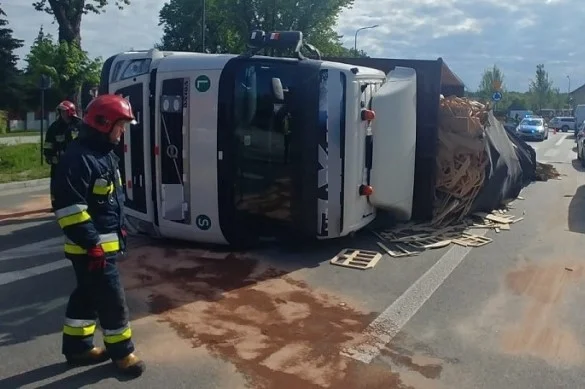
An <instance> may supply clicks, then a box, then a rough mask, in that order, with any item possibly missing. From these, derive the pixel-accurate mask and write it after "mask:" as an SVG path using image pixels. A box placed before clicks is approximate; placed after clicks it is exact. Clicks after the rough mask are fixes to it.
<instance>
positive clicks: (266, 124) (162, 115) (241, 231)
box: [100, 32, 416, 245]
mask: <svg viewBox="0 0 585 389" xmlns="http://www.w3.org/2000/svg"><path fill="white" fill-rule="evenodd" d="M256 33H257V34H259V35H260V39H259V38H258V35H254V34H253V35H252V39H253V40H254V42H253V43H254V44H252V45H251V49H255V50H256V51H258V50H261V49H266V48H272V49H274V48H276V49H283V48H287V49H289V48H290V47H293V48H294V51H295V53H296V54H297V58H285V57H269V56H259V55H256V54H255V53H252V52H249V53H246V54H244V55H239V56H238V55H216V54H201V53H183V52H161V51H158V50H155V49H153V50H149V51H134V52H125V53H120V54H117V55H115V56H112V57H110V58H109V59H108V60H107V61H106V62H105V64H104V68H103V71H102V79H101V85H100V93H102V94H103V93H115V94H122V95H124V96H125V97H127V98H128V99H129V100H130V102H131V104H132V107H133V109H134V111H135V115H136V118H137V121H138V124H137V125H135V126H132V127H131V128H129V131H127V132H126V134H125V135H124V137H123V141H122V142H120V145H119V148H118V149H117V153H118V154H119V156H120V158H121V160H122V161H123V164H122V165H123V166H121V172H122V175H123V176H124V190H125V194H126V203H125V209H126V214H127V219H128V221H129V223H130V224H131V225H132V226H134V227H135V228H136V229H137V230H139V231H141V232H143V233H146V234H149V235H158V236H164V237H168V238H175V239H181V240H187V241H198V242H209V243H217V244H234V245H239V244H244V243H246V242H254V241H257V240H258V239H259V238H261V237H267V236H276V237H287V238H288V239H295V238H313V239H329V238H336V237H340V236H344V235H347V234H349V233H351V232H353V231H356V230H358V229H360V228H362V227H364V226H366V225H367V224H369V223H370V222H371V221H372V220H373V219H374V217H375V216H376V209H377V208H384V209H388V210H396V211H397V214H399V215H401V216H402V217H404V218H409V217H410V212H411V210H410V209H409V207H412V182H411V181H412V178H408V177H407V176H408V175H409V174H410V173H411V171H413V170H414V146H415V136H416V135H415V133H416V120H415V115H416V107H415V106H416V103H415V100H416V99H415V95H416V78H415V75H414V71H412V72H409V71H408V69H402V71H401V70H400V69H399V70H398V71H397V74H396V77H394V78H393V77H387V75H386V74H384V73H383V72H381V71H379V70H375V69H372V68H367V67H360V66H352V65H348V64H341V63H335V62H327V61H321V60H320V59H308V58H305V57H304V56H302V55H301V54H300V51H299V47H300V45H302V34H301V33H298V32H283V33H271V34H268V35H267V34H265V33H263V32H256ZM291 43H292V45H291ZM376 96H380V97H376ZM397 115H398V116H400V117H398V118H397V117H396V116H397ZM392 117H393V118H392ZM405 136H406V138H405ZM405 141H406V142H407V143H404V142H405ZM411 154H412V155H411ZM411 165H412V166H411ZM397 177H398V178H400V180H399V181H396V179H397ZM405 177H406V178H405ZM393 179H394V182H393Z"/></svg>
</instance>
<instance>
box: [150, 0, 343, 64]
mask: <svg viewBox="0 0 585 389" xmlns="http://www.w3.org/2000/svg"><path fill="white" fill-rule="evenodd" d="M353 1H354V0H322V1H319V2H316V1H313V0H296V1H292V0H255V1H250V0H207V1H206V10H205V11H206V12H205V16H206V17H205V19H206V20H205V27H206V29H205V49H206V51H208V52H212V53H215V52H222V53H228V52H229V53H240V52H242V51H244V50H245V48H246V43H247V41H248V37H249V34H250V33H251V31H253V30H256V29H258V30H265V31H275V30H285V31H288V30H298V31H302V32H303V34H304V37H305V38H306V40H307V41H308V42H310V43H312V44H313V45H314V46H316V47H317V48H318V49H319V50H321V51H322V53H323V54H324V55H347V54H349V51H348V50H347V49H345V48H344V47H343V46H342V44H341V42H340V37H339V35H338V34H337V33H336V32H335V30H334V27H335V22H336V17H337V15H338V14H339V13H340V12H341V10H342V9H344V8H346V7H349V6H351V5H352V3H353ZM202 15H203V8H202V3H201V2H199V1H197V2H194V1H192V0H170V1H169V2H168V3H167V4H165V5H164V6H163V7H162V9H161V11H160V14H159V20H160V23H159V25H162V26H163V32H164V35H163V37H162V41H161V44H160V45H159V47H160V48H162V49H165V50H178V51H201V50H202V48H203V45H202V21H203V17H202Z"/></svg>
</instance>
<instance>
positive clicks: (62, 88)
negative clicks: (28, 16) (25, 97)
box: [25, 27, 102, 101]
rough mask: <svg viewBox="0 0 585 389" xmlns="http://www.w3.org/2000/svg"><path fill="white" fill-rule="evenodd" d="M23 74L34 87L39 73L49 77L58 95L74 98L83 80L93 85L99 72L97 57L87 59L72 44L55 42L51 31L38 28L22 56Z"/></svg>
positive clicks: (75, 45)
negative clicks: (24, 59)
mask: <svg viewBox="0 0 585 389" xmlns="http://www.w3.org/2000/svg"><path fill="white" fill-rule="evenodd" d="M26 62H27V66H26V69H25V76H26V79H27V81H28V84H29V85H30V86H31V87H36V86H38V83H39V81H38V80H39V79H40V76H41V75H43V74H44V75H47V76H50V77H51V79H52V80H53V88H54V89H55V90H56V91H58V95H59V96H60V98H68V99H71V100H73V101H76V100H77V95H78V94H79V92H80V90H81V86H82V85H83V84H84V83H89V84H91V85H97V84H98V83H99V78H100V71H101V66H102V63H101V59H100V58H98V59H93V60H92V59H90V58H89V57H88V55H87V53H86V52H85V51H83V50H81V49H80V48H79V46H78V45H77V44H75V43H71V44H70V43H67V42H65V41H62V42H60V43H56V42H55V40H54V38H53V36H52V35H51V34H45V33H44V32H43V29H42V27H41V30H40V31H39V34H38V36H37V38H36V39H35V41H34V42H33V44H32V46H31V50H30V53H29V54H28V55H27V56H26Z"/></svg>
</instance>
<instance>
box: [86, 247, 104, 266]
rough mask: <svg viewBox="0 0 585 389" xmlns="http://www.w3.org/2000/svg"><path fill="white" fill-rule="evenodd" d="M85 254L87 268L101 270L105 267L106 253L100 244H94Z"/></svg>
mask: <svg viewBox="0 0 585 389" xmlns="http://www.w3.org/2000/svg"><path fill="white" fill-rule="evenodd" d="M87 256H88V257H89V265H88V268H87V269H88V270H89V271H94V270H103V269H104V268H105V267H106V253H105V252H104V249H102V247H101V246H94V247H92V248H90V249H89V250H87Z"/></svg>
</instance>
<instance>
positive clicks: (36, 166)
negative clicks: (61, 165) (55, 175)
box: [0, 143, 49, 183]
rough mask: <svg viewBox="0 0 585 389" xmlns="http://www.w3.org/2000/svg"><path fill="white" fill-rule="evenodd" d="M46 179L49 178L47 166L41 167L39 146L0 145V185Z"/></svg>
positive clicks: (29, 144)
mask: <svg viewBox="0 0 585 389" xmlns="http://www.w3.org/2000/svg"><path fill="white" fill-rule="evenodd" d="M46 177H49V165H47V163H43V165H41V146H40V145H39V144H36V143H21V144H16V145H0V183H4V182H12V181H26V180H35V179H38V178H46Z"/></svg>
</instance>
